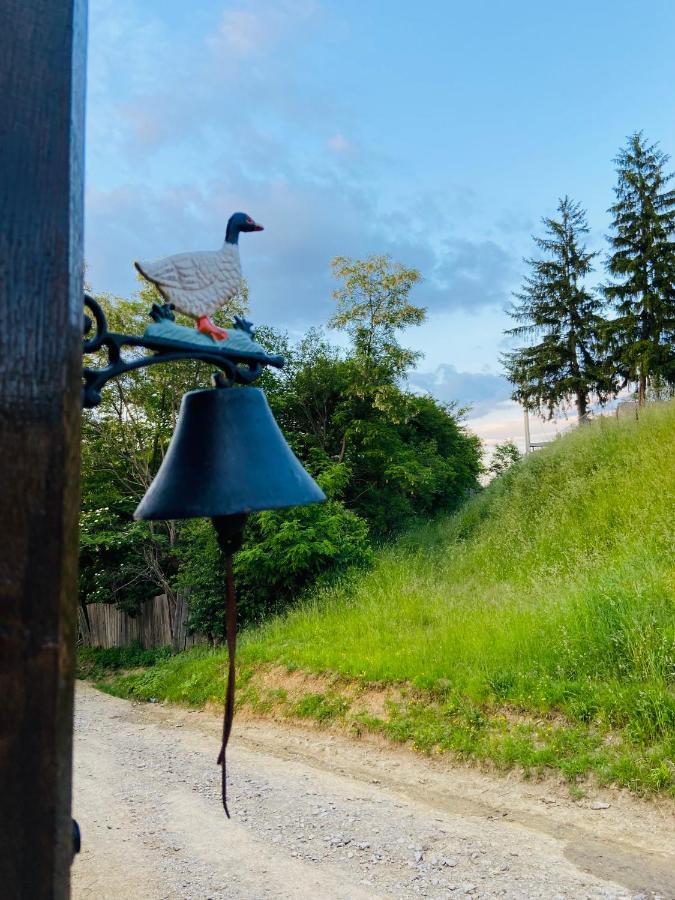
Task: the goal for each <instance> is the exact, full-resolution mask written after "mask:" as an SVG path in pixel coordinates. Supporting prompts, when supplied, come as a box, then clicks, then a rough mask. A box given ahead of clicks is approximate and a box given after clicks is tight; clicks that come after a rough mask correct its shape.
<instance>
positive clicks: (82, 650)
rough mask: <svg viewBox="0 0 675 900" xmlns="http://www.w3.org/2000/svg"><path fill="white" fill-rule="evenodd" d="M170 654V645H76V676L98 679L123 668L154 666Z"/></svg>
mask: <svg viewBox="0 0 675 900" xmlns="http://www.w3.org/2000/svg"><path fill="white" fill-rule="evenodd" d="M170 656H171V647H158V648H156V649H154V650H144V649H143V647H141V645H140V644H138V643H134V644H131V645H130V646H129V647H110V648H108V649H107V650H103V649H101V648H100V647H78V651H77V677H78V678H89V679H93V680H95V681H98V680H100V679H102V678H107V677H109V676H110V675H114V674H117V673H119V672H120V670H123V669H137V668H144V667H145V668H147V667H148V666H154V665H156V664H157V663H158V662H160V661H161V660H165V659H168V658H169V657H170Z"/></svg>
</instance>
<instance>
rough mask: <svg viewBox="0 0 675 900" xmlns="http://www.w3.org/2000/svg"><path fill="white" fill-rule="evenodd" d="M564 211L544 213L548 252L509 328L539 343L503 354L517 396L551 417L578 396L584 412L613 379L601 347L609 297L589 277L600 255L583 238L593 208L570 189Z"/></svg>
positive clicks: (535, 266)
mask: <svg viewBox="0 0 675 900" xmlns="http://www.w3.org/2000/svg"><path fill="white" fill-rule="evenodd" d="M558 213H559V219H550V218H545V219H543V220H542V221H543V224H544V227H545V231H546V237H544V238H537V237H535V238H534V241H535V244H536V245H537V247H538V248H539V250H540V251H542V255H541V257H539V258H536V259H529V260H527V264H528V265H529V266H530V269H531V274H530V275H528V276H527V277H526V278H525V282H524V285H523V288H522V290H521V291H520V293H517V294H516V295H515V296H516V299H517V300H519V301H520V303H519V305H517V306H514V307H513V308H512V309H511V311H510V313H509V314H510V315H511V317H512V318H513V319H515V320H516V321H517V322H518V323H519V324H518V326H517V327H515V328H512V329H510V330H509V331H507V332H506V333H507V334H511V335H514V336H516V337H519V338H528V339H530V340H531V343H529V344H528V345H527V346H525V347H521V348H519V349H518V350H514V351H512V352H510V353H507V354H505V355H504V358H503V359H504V365H505V368H506V372H507V375H508V377H509V380H510V381H512V382H513V384H514V385H516V389H515V391H514V392H513V399H514V400H518V401H520V402H522V403H524V404H525V406H527V407H528V408H530V409H536V410H538V411H539V412H542V413H546V414H547V415H548V417H549V418H551V417H552V416H553V413H554V412H555V409H556V408H557V407H558V406H560V405H561V404H563V403H568V402H570V401H574V402H575V403H576V407H577V413H578V416H579V419H580V420H581V419H583V418H584V416H585V415H586V410H587V407H588V399H589V395H590V394H595V395H597V396H598V397H599V399H600V400H604V399H606V397H607V395H608V393H611V391H612V383H611V379H610V378H609V376H608V374H607V367H606V365H605V363H604V360H603V357H602V353H601V349H600V334H601V331H602V326H603V319H602V317H601V315H600V313H601V308H602V304H601V301H600V299H599V298H598V297H597V296H595V295H594V294H593V293H592V292H591V291H589V290H587V289H586V288H585V287H584V285H583V282H584V279H585V278H586V276H587V275H588V274H589V273H590V272H592V271H593V268H592V260H593V258H594V257H595V256H597V253H589V252H588V251H587V250H586V248H585V247H584V245H583V244H582V239H583V237H584V235H586V234H588V230H589V229H588V225H587V222H586V213H585V212H584V210H583V209H582V208H581V207H580V205H579V204H578V203H573V202H572V201H571V200H570V199H569V197H564V198H563V199H561V200H560V201H559V202H558ZM535 341H536V342H535Z"/></svg>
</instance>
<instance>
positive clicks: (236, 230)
mask: <svg viewBox="0 0 675 900" xmlns="http://www.w3.org/2000/svg"><path fill="white" fill-rule="evenodd" d="M262 230H263V227H262V225H258V223H257V222H254V221H253V219H252V218H251V217H250V216H247V215H246V213H243V212H236V213H234V215H232V216H230V218H229V221H228V223H227V231H226V233H225V240H226V241H227V243H228V244H236V243H238V241H239V234H240V233H241V232H242V231H262Z"/></svg>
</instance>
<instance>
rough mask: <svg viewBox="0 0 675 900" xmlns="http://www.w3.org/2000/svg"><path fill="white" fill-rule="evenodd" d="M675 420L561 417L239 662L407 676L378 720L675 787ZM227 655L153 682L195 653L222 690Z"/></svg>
mask: <svg viewBox="0 0 675 900" xmlns="http://www.w3.org/2000/svg"><path fill="white" fill-rule="evenodd" d="M674 438H675V403H672V402H671V403H669V404H662V405H660V406H658V405H654V406H650V407H648V408H647V409H646V410H645V412H644V414H643V415H642V416H641V418H640V420H639V421H635V420H632V419H624V420H619V421H616V420H609V419H601V420H599V421H597V422H595V423H593V424H592V425H590V426H589V427H588V428H584V429H579V430H577V431H575V432H573V433H570V434H568V435H566V436H565V437H563V438H561V439H559V440H557V441H555V442H554V443H552V444H551V445H549V446H548V447H546V448H545V449H543V450H542V451H540V452H539V453H537V454H532V455H530V456H528V457H527V458H526V459H524V460H522V461H521V462H520V463H519V464H518V465H517V466H513V467H511V468H509V469H508V470H507V471H506V472H505V473H504V474H503V475H502V477H500V478H498V479H495V480H494V481H493V482H492V483H491V484H490V485H489V487H488V488H487V489H486V490H485V491H483V492H482V493H480V494H479V495H477V496H476V497H474V498H473V499H472V500H470V501H469V502H468V503H467V504H466V505H465V506H464V507H462V509H461V510H460V511H459V512H458V513H457V514H455V515H454V516H452V517H449V518H446V519H442V520H439V521H436V522H434V523H431V524H429V525H426V526H419V527H418V528H417V529H416V530H415V531H414V533H409V534H408V535H406V536H405V538H404V539H402V540H400V541H398V542H397V543H395V544H393V545H390V546H387V547H384V548H382V549H381V550H380V551H379V552H378V553H377V556H376V559H375V563H374V565H373V568H372V570H371V571H369V572H367V573H365V574H364V575H363V576H362V577H360V578H359V579H352V580H349V581H347V582H343V583H341V584H338V585H335V586H331V587H328V588H324V589H322V590H321V591H318V592H316V593H315V594H314V595H313V596H311V597H310V598H308V599H307V600H306V601H305V602H304V603H303V604H302V605H300V606H299V607H297V608H296V609H294V610H293V611H291V612H290V613H289V614H287V615H285V616H283V617H278V618H276V619H274V620H271V621H268V622H266V623H265V624H263V625H262V626H261V627H259V628H257V629H254V630H251V631H249V632H248V633H247V634H246V635H245V636H244V638H243V640H242V642H241V646H240V663H241V664H242V665H244V666H245V667H247V668H250V667H251V666H253V665H260V664H266V663H273V664H275V665H278V664H285V665H287V666H289V667H293V668H298V667H299V668H303V669H306V670H310V671H314V672H332V673H338V674H340V675H341V676H343V677H346V678H352V679H358V680H359V681H360V682H362V683H368V682H385V683H387V682H389V683H394V684H398V685H400V684H402V683H408V684H409V685H411V686H413V687H411V691H412V700H411V701H406V702H405V703H403V704H399V705H398V707H397V709H395V710H394V711H393V714H392V715H391V716H390V720H389V724H387V723H385V722H381V723H380V726H379V727H380V728H381V730H382V731H383V732H384V733H386V734H389V735H390V736H393V737H397V738H398V739H400V740H411V741H413V742H414V743H415V744H416V745H417V746H419V747H420V748H422V749H433V748H436V747H440V748H446V749H452V750H454V751H455V752H460V753H466V754H470V755H473V756H477V757H478V758H490V759H494V760H495V761H497V763H498V764H499V765H504V766H508V765H514V764H520V765H526V766H530V767H532V768H533V769H534V770H537V769H540V768H545V767H550V766H555V767H558V768H559V769H560V770H562V771H563V772H564V773H565V774H566V776H567V777H569V778H571V779H574V778H576V777H578V776H580V775H583V774H584V773H586V772H589V771H593V772H595V773H596V776H597V777H598V778H599V779H600V780H601V781H603V782H614V783H618V784H624V785H627V786H629V787H631V788H632V789H635V790H643V791H651V790H663V791H671V792H675V784H674V782H673V775H672V769H671V768H670V767H672V755H673V751H674V750H675V744H674V742H673V735H674V734H675V691H674V689H675V624H674V623H675V615H674V612H675V593H674V585H675V578H674V575H675V570H674V568H673V545H674V542H675V534H674V531H673V523H675V470H674V469H673V466H672V464H671V455H672V454H671V448H672V445H673V439H674ZM222 669H223V657H222V656H221V655H219V654H214V655H213V656H211V657H206V656H199V658H198V659H197V660H196V661H195V659H194V658H193V657H192V656H191V655H189V654H185V655H183V656H182V657H181V658H176V659H172V660H170V661H168V662H167V663H166V664H162V665H161V666H159V667H157V668H156V670H155V673H154V680H153V684H152V690H153V691H155V692H156V693H154V694H153V695H152V696H167V697H176V696H179V695H180V691H181V690H182V687H181V685H183V686H184V685H186V684H187V682H188V681H189V680H190V679H191V678H192V677H193V675H194V672H195V670H197V671H199V679H200V681H199V683H200V685H201V687H200V694H199V696H203V695H204V694H205V693H209V691H210V693H211V694H214V693H215V692H216V690H220V685H221V683H222ZM209 683H210V685H211V687H210V688H209V687H208V685H209ZM139 684H140V682H139V681H138V679H134V678H131V679H128V680H127V681H125V682H123V683H122V682H120V683H119V685H118V689H119V690H121V691H127V692H133V691H136V689H137V688H139ZM415 691H417V692H418V694H417V698H418V701H419V702H416V701H415V694H414V692H415ZM135 695H136V696H139V695H138V694H135ZM192 696H193V695H192V694H191V693H190V691H189V690H187V693H186V694H184V695H183V697H184V699H186V700H188V701H190V702H199V701H198V700H196V699H191V698H192ZM196 697H197V694H194V698H196ZM370 724H371V726H372V727H375V724H376V723H373V722H372V721H371V723H370ZM364 727H365V726H364ZM669 760H671V762H670V763H669V762H668V761H669Z"/></svg>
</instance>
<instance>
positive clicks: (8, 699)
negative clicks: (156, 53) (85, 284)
mask: <svg viewBox="0 0 675 900" xmlns="http://www.w3.org/2000/svg"><path fill="white" fill-rule="evenodd" d="M2 21H3V28H2V29H1V30H0V113H1V115H0V173H1V175H0V177H1V178H2V186H1V188H0V221H1V222H2V227H1V228H0V460H2V465H1V466H0V513H1V514H0V695H1V697H2V702H1V703H0V823H1V828H0V835H1V838H0V885H1V887H0V893H1V894H2V896H3V897H7V898H11V900H19V898H20V900H43V898H56V900H62V898H67V897H68V896H69V889H70V863H71V859H72V850H73V842H72V825H71V768H72V730H73V661H74V647H75V636H76V609H77V590H78V585H77V529H78V506H79V442H80V409H81V401H80V391H81V365H82V363H81V348H82V322H83V308H82V266H83V257H82V209H83V151H84V64H85V41H86V7H85V0H3V3H2Z"/></svg>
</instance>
